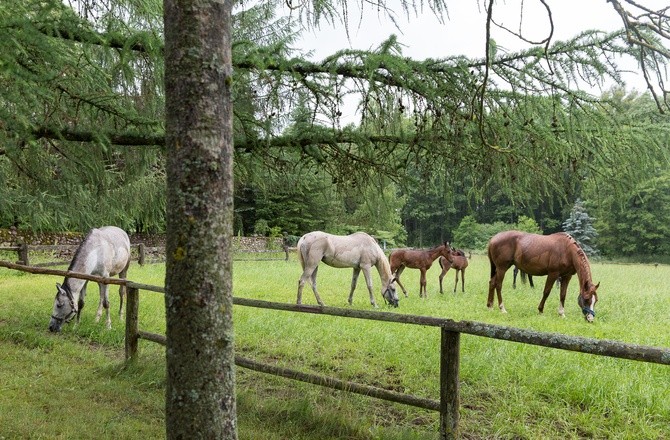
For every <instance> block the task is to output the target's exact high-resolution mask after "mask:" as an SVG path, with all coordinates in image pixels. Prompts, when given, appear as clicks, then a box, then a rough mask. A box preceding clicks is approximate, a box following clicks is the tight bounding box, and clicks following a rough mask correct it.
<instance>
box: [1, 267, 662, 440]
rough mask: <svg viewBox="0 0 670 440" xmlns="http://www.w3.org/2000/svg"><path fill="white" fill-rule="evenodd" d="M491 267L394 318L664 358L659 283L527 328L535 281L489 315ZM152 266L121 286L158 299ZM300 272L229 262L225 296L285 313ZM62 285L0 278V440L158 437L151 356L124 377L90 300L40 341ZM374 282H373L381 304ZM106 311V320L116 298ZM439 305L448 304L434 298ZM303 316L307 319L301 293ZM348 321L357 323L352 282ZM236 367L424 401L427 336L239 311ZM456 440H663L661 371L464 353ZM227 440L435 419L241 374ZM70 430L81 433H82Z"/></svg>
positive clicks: (113, 342)
mask: <svg viewBox="0 0 670 440" xmlns="http://www.w3.org/2000/svg"><path fill="white" fill-rule="evenodd" d="M488 272H489V269H488V261H487V260H486V258H485V257H482V256H474V257H473V259H472V260H471V262H470V266H469V267H468V269H467V270H466V274H465V276H466V279H465V289H466V291H465V293H464V294H463V293H460V286H459V289H458V293H456V294H454V293H451V292H452V290H453V284H454V273H453V271H450V272H449V273H448V274H447V277H445V280H444V286H445V294H443V295H441V294H439V286H438V281H437V278H438V275H439V265H437V264H435V265H434V266H433V268H431V270H430V271H429V272H428V298H426V299H420V298H418V287H419V273H418V271H413V270H406V271H405V272H403V275H402V280H403V284H405V286H406V287H407V288H408V290H409V292H410V297H409V298H401V301H400V307H399V308H398V309H386V308H385V307H382V309H383V310H385V311H392V312H395V313H411V314H418V315H429V316H439V317H445V318H450V319H454V320H473V321H480V322H488V323H494V324H501V325H509V326H513V327H520V328H529V329H534V330H539V331H549V332H560V333H564V334H572V335H579V336H585V337H593V338H599V339H616V340H621V341H625V342H629V343H636V344H644V345H654V346H661V347H670V332H668V328H670V301H669V299H670V298H669V296H670V293H669V292H670V281H667V280H668V279H669V278H670V277H669V276H670V267H668V266H662V265H661V266H657V267H656V266H652V265H649V266H645V265H615V264H608V263H594V264H593V265H592V272H593V276H594V281H595V282H598V281H600V282H601V287H600V290H599V297H600V301H599V302H598V304H597V306H596V311H597V316H596V322H595V323H594V324H588V323H586V322H585V321H584V319H583V317H582V315H581V312H580V310H579V308H578V306H577V302H576V296H577V282H576V277H575V279H573V281H572V283H571V285H570V288H569V293H568V299H567V301H566V318H565V319H562V318H560V317H559V316H558V314H557V307H558V291H557V289H554V291H553V292H552V294H551V296H550V297H549V300H548V301H547V305H546V307H545V313H544V314H543V315H539V314H538V312H537V305H538V303H539V300H540V296H541V291H542V286H543V282H544V278H537V279H536V280H535V281H536V287H535V289H531V288H530V287H528V286H527V285H521V286H520V287H517V289H516V290H513V289H512V288H511V272H510V273H509V276H508V279H507V280H506V281H505V283H504V288H503V295H504V299H505V305H506V308H507V310H508V311H509V313H508V314H501V313H500V312H499V311H498V310H497V308H495V309H494V310H493V311H489V310H488V309H487V308H486V295H487V289H488ZM164 276H165V274H164V266H163V265H147V266H144V267H139V266H137V265H133V266H131V269H130V271H129V278H131V279H132V280H134V281H137V282H141V283H147V284H155V285H162V284H163V279H164ZM299 276H300V268H299V264H298V263H297V262H296V261H295V260H291V261H288V262H285V261H237V262H235V264H234V292H235V295H236V296H239V297H247V298H256V299H265V300H270V301H281V302H294V301H295V296H296V289H297V280H298V278H299ZM60 281H61V280H59V279H56V278H54V277H48V276H36V275H28V274H22V273H19V272H13V271H8V270H4V269H0V375H1V376H0V377H2V378H3V380H2V381H1V382H0V438H2V437H6V438H14V437H23V438H27V437H31V438H41V437H45V438H54V437H56V438H74V437H77V438H93V437H97V438H100V437H113V438H156V437H158V438H160V437H162V436H163V427H162V423H163V405H164V400H163V387H164V379H165V370H164V350H163V348H162V347H160V346H158V345H156V344H153V343H150V342H146V341H141V342H140V356H139V361H138V363H137V364H135V365H132V366H124V364H123V359H122V347H123V325H122V323H121V322H119V320H118V317H117V316H113V320H112V326H113V328H112V330H111V331H107V330H105V329H104V323H94V322H93V318H94V315H95V308H96V307H97V301H98V298H97V296H98V295H97V288H95V286H89V289H88V296H87V305H86V308H85V309H84V311H83V312H82V322H81V324H80V325H79V326H78V327H77V328H75V327H74V326H73V325H68V326H66V327H65V330H64V331H63V333H61V334H59V335H51V334H49V333H48V331H47V330H46V326H47V324H48V321H49V315H50V312H51V307H52V304H53V296H54V295H55V288H54V283H55V282H60ZM350 281H351V271H350V270H342V269H332V268H329V267H326V266H322V267H321V268H320V269H319V277H318V283H319V291H320V293H321V296H322V298H323V299H324V301H325V302H326V304H327V305H331V306H342V307H348V306H347V304H346V300H347V296H348V291H349V285H350ZM379 287H380V281H379V277H378V276H377V275H376V274H375V275H374V289H375V290H374V291H375V296H376V298H377V301H378V303H380V304H381V303H383V300H382V298H381V297H380V293H379ZM110 290H111V296H110V299H111V302H112V307H113V308H114V307H118V296H117V295H116V288H112V289H110ZM447 292H448V293H447ZM303 301H304V302H306V303H311V304H316V302H315V300H314V296H313V295H312V293H311V291H310V290H309V287H306V288H305V292H304V295H303ZM353 307H354V308H360V309H366V310H367V309H370V304H369V299H368V294H367V289H366V288H365V284H364V282H363V280H362V278H361V280H360V285H359V286H358V288H357V290H356V293H355V295H354V304H353ZM234 324H235V332H236V336H235V337H236V348H237V351H238V352H239V353H240V354H242V355H244V356H246V357H251V358H254V359H257V360H261V361H264V362H271V363H275V364H278V365H282V366H286V367H290V368H295V369H299V370H302V371H306V372H313V373H319V374H325V375H330V376H334V377H337V378H339V379H344V380H353V381H357V382H361V383H366V384H371V385H375V386H380V387H384V388H387V389H393V390H396V391H402V392H406V393H411V394H416V395H420V396H424V397H429V398H433V399H437V398H438V397H439V382H438V380H439V379H438V378H439V330H438V329H435V328H428V327H421V326H413V325H403V324H393V323H383V322H372V321H362V320H356V319H350V318H336V317H327V316H315V315H306V314H294V313H289V312H280V311H270V310H261V309H254V308H246V307H236V308H235V312H234ZM140 328H142V329H144V330H148V331H153V332H164V330H165V320H164V308H163V298H162V296H161V295H159V294H155V293H151V292H142V293H141V300H140ZM460 370H461V371H460V372H461V405H462V407H461V429H462V432H463V434H464V437H466V438H528V439H535V438H557V439H558V438H560V439H564V438H575V439H576V438H622V439H627V438H630V439H638V438H642V439H665V438H670V437H669V434H668V427H669V426H670V370H669V368H668V367H667V366H662V365H652V364H646V363H640V362H634V361H626V360H620V359H610V358H605V357H598V356H592V355H586V354H580V353H572V352H566V351H561V350H554V349H548V348H542V347H535V346H529V345H524V344H518V343H511V342H504V341H497V340H491V339H485V338H481V337H476V336H469V335H463V337H462V338H461V367H460ZM237 374H238V377H237V379H238V385H237V388H238V413H239V424H240V438H244V439H327V438H332V439H336V438H349V439H376V438H379V439H382V438H383V439H419V438H435V437H436V433H437V430H438V421H439V420H438V414H437V413H434V412H430V411H425V410H420V409H416V408H412V407H407V406H404V405H399V404H391V403H387V402H382V401H378V400H373V399H370V398H366V397H363V396H357V395H351V394H348V393H342V392H338V391H333V390H329V389H324V388H320V387H316V386H312V385H307V384H302V383H297V382H294V381H289V380H286V379H281V378H276V377H271V376H267V375H262V374H260V373H255V372H251V371H247V370H243V369H238V373H237ZM82 420H86V422H85V423H82Z"/></svg>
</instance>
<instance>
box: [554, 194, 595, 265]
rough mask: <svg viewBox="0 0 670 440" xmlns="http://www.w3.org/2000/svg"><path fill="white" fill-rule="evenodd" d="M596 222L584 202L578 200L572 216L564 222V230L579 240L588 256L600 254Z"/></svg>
mask: <svg viewBox="0 0 670 440" xmlns="http://www.w3.org/2000/svg"><path fill="white" fill-rule="evenodd" d="M594 221H595V219H593V218H591V216H589V213H588V212H587V211H586V207H585V206H584V202H583V201H581V200H579V199H577V201H576V202H575V204H574V206H573V207H572V210H571V211H570V216H569V217H568V218H567V219H566V220H565V221H564V222H563V230H564V231H565V232H567V233H568V234H570V235H572V237H573V238H574V239H575V240H577V243H579V245H580V246H581V247H582V249H583V250H584V252H586V255H588V256H597V255H598V254H599V252H598V249H597V248H596V244H595V241H596V238H597V237H598V232H597V231H596V229H595V228H594V227H593V222H594Z"/></svg>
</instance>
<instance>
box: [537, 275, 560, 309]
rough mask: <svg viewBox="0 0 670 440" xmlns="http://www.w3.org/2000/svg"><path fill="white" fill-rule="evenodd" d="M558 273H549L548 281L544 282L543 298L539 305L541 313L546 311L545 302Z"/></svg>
mask: <svg viewBox="0 0 670 440" xmlns="http://www.w3.org/2000/svg"><path fill="white" fill-rule="evenodd" d="M557 276H558V275H556V274H555V273H550V274H548V275H547V282H546V283H545V284H544V291H543V292H542V300H541V301H540V305H539V306H537V310H538V311H539V312H540V313H543V312H544V303H545V301H547V298H548V297H549V294H550V293H551V288H552V287H553V286H554V281H556V277H557Z"/></svg>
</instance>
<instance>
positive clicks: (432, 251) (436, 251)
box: [426, 244, 444, 261]
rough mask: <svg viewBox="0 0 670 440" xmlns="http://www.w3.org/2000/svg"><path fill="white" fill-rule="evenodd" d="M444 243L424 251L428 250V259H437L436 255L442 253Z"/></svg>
mask: <svg viewBox="0 0 670 440" xmlns="http://www.w3.org/2000/svg"><path fill="white" fill-rule="evenodd" d="M443 246H444V245H442V244H441V245H439V246H437V247H434V248H432V249H428V250H427V251H426V252H428V256H429V258H430V261H435V260H437V257H439V256H440V255H442V248H443Z"/></svg>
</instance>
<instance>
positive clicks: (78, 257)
mask: <svg viewBox="0 0 670 440" xmlns="http://www.w3.org/2000/svg"><path fill="white" fill-rule="evenodd" d="M89 236H90V234H89ZM89 236H87V237H86V239H84V241H83V243H82V244H81V245H79V247H78V248H77V251H76V252H75V254H74V257H73V258H72V262H71V263H70V266H69V267H68V268H67V270H68V271H72V272H79V273H85V274H90V273H91V270H89V268H88V267H87V260H88V258H89V254H90V251H89V249H88V238H89ZM63 285H64V286H67V287H68V288H69V289H70V292H72V295H73V296H74V297H75V299H77V298H79V293H80V292H81V289H82V288H83V287H84V285H86V280H82V279H80V278H72V277H66V278H65V281H63Z"/></svg>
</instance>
